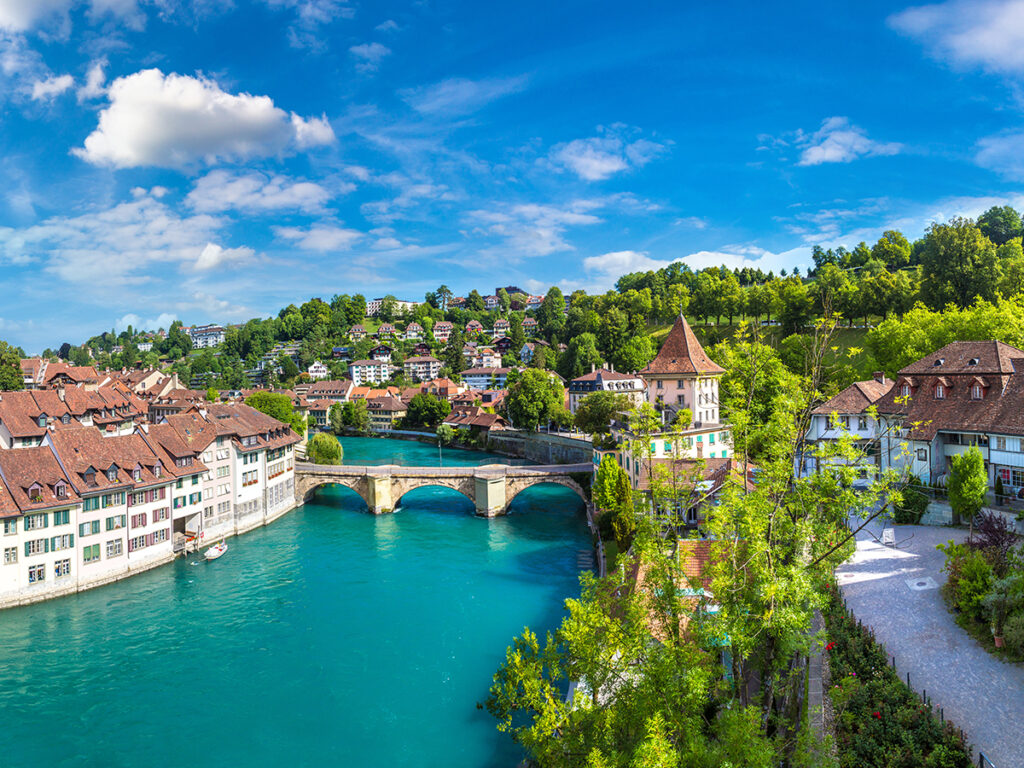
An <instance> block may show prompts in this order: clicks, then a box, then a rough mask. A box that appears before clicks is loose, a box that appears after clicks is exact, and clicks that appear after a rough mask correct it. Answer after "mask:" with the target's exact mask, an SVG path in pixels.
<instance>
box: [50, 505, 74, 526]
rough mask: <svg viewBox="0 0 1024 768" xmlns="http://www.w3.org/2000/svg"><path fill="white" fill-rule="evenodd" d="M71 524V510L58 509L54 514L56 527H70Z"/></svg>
mask: <svg viewBox="0 0 1024 768" xmlns="http://www.w3.org/2000/svg"><path fill="white" fill-rule="evenodd" d="M70 522H71V510H70V509H58V510H57V511H56V512H54V513H53V524H54V525H68V524H69V523H70Z"/></svg>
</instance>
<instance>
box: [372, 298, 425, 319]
mask: <svg viewBox="0 0 1024 768" xmlns="http://www.w3.org/2000/svg"><path fill="white" fill-rule="evenodd" d="M384 298H385V297H381V298H377V299H370V300H369V301H368V302H366V314H367V316H368V317H376V316H377V315H378V314H380V308H381V306H382V305H383V304H384ZM416 307H417V302H415V301H402V300H401V299H395V308H396V309H397V310H398V311H400V312H403V311H404V312H412V311H413V310H414V309H416Z"/></svg>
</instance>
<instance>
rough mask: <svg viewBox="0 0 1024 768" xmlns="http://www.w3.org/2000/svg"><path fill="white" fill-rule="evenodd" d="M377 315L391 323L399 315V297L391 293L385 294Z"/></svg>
mask: <svg viewBox="0 0 1024 768" xmlns="http://www.w3.org/2000/svg"><path fill="white" fill-rule="evenodd" d="M377 317H379V318H380V319H381V320H383V321H384V322H386V323H390V322H392V321H393V320H394V319H395V318H396V317H398V299H396V298H395V297H394V296H391V295H390V294H389V295H387V296H385V297H384V300H383V301H382V302H381V303H380V309H379V310H378V311H377Z"/></svg>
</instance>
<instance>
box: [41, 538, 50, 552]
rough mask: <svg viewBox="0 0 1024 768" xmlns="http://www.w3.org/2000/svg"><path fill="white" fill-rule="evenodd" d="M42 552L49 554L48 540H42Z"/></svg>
mask: <svg viewBox="0 0 1024 768" xmlns="http://www.w3.org/2000/svg"><path fill="white" fill-rule="evenodd" d="M43 551H44V552H49V551H50V540H49V539H43Z"/></svg>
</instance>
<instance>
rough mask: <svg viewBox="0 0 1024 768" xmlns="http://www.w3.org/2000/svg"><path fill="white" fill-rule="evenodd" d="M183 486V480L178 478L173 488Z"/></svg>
mask: <svg viewBox="0 0 1024 768" xmlns="http://www.w3.org/2000/svg"><path fill="white" fill-rule="evenodd" d="M184 484H185V481H184V480H182V479H181V478H180V477H179V478H178V480H177V482H176V483H175V484H174V487H175V488H181V487H182V486H183V485H184Z"/></svg>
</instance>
